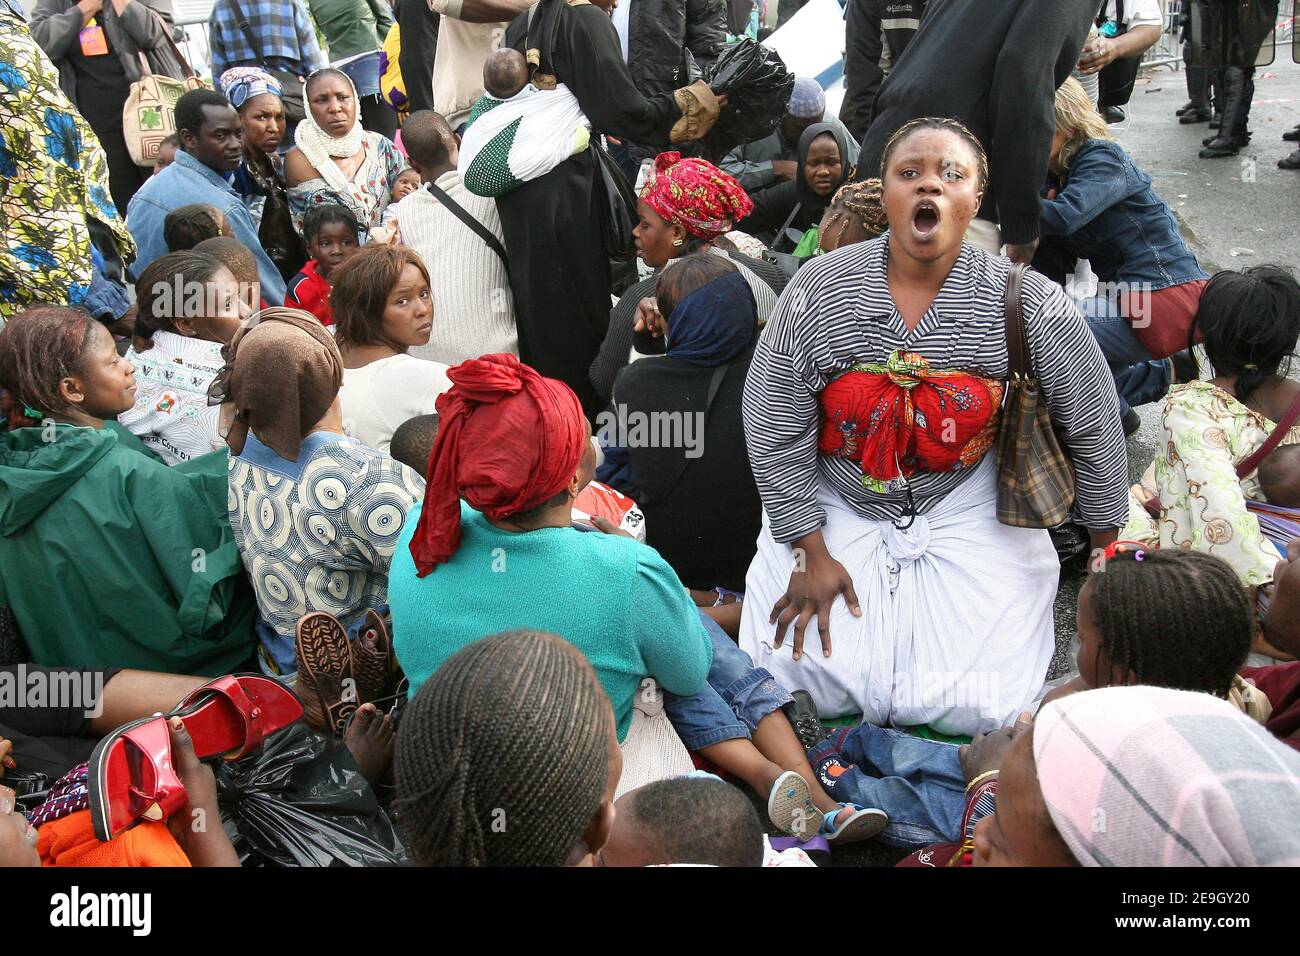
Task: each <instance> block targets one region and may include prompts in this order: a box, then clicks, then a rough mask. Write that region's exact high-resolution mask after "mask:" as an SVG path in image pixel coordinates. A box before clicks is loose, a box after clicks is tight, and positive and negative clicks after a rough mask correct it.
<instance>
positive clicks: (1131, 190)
mask: <svg viewBox="0 0 1300 956" xmlns="http://www.w3.org/2000/svg"><path fill="white" fill-rule="evenodd" d="M1041 223H1042V234H1043V235H1044V236H1063V237H1065V241H1066V245H1067V246H1068V247H1069V249H1070V251H1071V252H1072V253H1073V254H1074V255H1075V256H1077V257H1078V258H1080V259H1087V260H1089V262H1091V264H1092V271H1093V272H1095V273H1096V274H1097V277H1098V278H1099V279H1101V280H1102V281H1103V282H1132V283H1137V282H1141V283H1148V284H1149V287H1150V289H1151V290H1152V291H1155V290H1158V289H1166V288H1168V287H1169V286H1173V285H1180V284H1181V283H1184V282H1191V281H1193V280H1195V279H1207V278H1209V273H1207V272H1206V271H1205V270H1204V269H1202V268H1201V265H1200V263H1199V262H1197V261H1196V256H1195V254H1193V252H1192V250H1191V249H1189V248H1187V244H1186V243H1185V242H1183V237H1182V236H1181V235H1179V233H1178V223H1177V222H1176V221H1175V219H1174V214H1173V213H1172V212H1170V211H1169V207H1168V206H1167V205H1166V204H1165V201H1164V200H1163V199H1161V198H1160V197H1159V196H1157V195H1156V194H1155V191H1154V190H1153V189H1152V188H1151V177H1150V176H1148V175H1147V174H1146V173H1144V172H1142V170H1140V169H1138V168H1137V166H1135V165H1134V164H1133V159H1132V157H1130V156H1129V155H1128V153H1126V152H1124V150H1123V149H1122V148H1121V147H1120V146H1119V145H1118V144H1117V143H1112V142H1110V141H1109V140H1103V139H1090V140H1086V141H1085V142H1084V144H1083V146H1081V147H1080V148H1079V151H1078V152H1077V153H1076V154H1075V155H1074V159H1073V160H1072V161H1071V163H1070V167H1069V169H1068V170H1067V171H1066V179H1065V181H1064V183H1063V185H1062V186H1061V189H1060V191H1059V192H1058V193H1057V194H1056V198H1055V199H1046V200H1044V201H1043V213H1042V219H1041Z"/></svg>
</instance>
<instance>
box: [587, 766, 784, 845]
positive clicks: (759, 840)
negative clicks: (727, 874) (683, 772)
mask: <svg viewBox="0 0 1300 956" xmlns="http://www.w3.org/2000/svg"><path fill="white" fill-rule="evenodd" d="M614 809H615V815H614V829H613V832H611V833H610V835H609V842H608V843H606V844H605V846H604V848H603V849H602V850H601V851H600V856H601V860H602V862H603V863H604V864H605V865H606V866H662V865H665V864H669V863H688V864H691V863H693V864H697V865H700V866H762V865H763V825H762V824H761V823H760V822H759V819H758V813H757V812H756V811H755V810H754V805H753V804H752V803H750V801H749V797H747V796H745V794H744V793H742V792H741V791H740V790H738V789H737V788H736V787H733V786H731V785H730V784H727V783H723V782H722V781H721V780H719V779H718V778H717V777H714V776H712V775H708V776H689V777H677V778H675V779H672V780H660V781H659V782H658V783H651V784H647V785H646V786H644V787H638V788H637V789H636V790H632V791H631V792H629V793H625V794H623V796H621V797H620V798H619V799H618V802H617V803H615V804H614Z"/></svg>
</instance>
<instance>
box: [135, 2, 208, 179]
mask: <svg viewBox="0 0 1300 956" xmlns="http://www.w3.org/2000/svg"><path fill="white" fill-rule="evenodd" d="M155 16H157V14H155ZM163 35H164V36H166V37H167V43H168V45H169V46H171V49H172V55H173V56H175V57H176V60H177V61H178V62H179V63H180V65H181V69H182V70H183V71H184V73H185V79H183V80H174V79H172V78H171V77H170V76H163V75H161V74H158V73H154V72H152V71H151V70H150V69H149V61H148V60H147V59H145V55H144V54H143V53H140V54H138V56H139V57H140V68H141V75H140V79H138V80H136V81H135V82H134V83H132V84H131V91H130V92H129V93H128V94H127V97H126V104H125V105H124V106H123V107H122V135H123V137H124V138H125V139H126V148H127V149H128V150H129V151H130V153H131V160H132V161H133V162H134V163H135V164H136V165H137V166H152V165H153V164H154V160H156V159H157V158H158V147H160V146H161V145H162V142H163V140H165V139H166V138H167V137H168V136H171V135H173V134H174V133H175V132H176V101H177V100H179V99H180V98H181V97H182V96H184V95H185V94H186V93H188V92H189V91H190V90H198V89H202V88H204V87H206V86H207V85H208V84H206V83H204V82H203V80H201V79H199V77H197V76H195V75H194V71H193V70H192V69H191V68H190V65H189V63H188V62H187V61H186V59H185V56H184V55H183V54H182V53H181V51H180V49H179V48H178V47H177V46H176V41H174V40H173V39H172V35H171V31H170V30H169V29H168V28H167V26H166V25H165V24H164V25H163Z"/></svg>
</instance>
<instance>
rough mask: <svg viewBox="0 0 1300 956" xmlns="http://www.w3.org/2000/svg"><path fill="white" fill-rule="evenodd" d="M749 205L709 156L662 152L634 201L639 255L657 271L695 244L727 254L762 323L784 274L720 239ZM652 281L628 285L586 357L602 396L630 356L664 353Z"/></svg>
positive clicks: (694, 248)
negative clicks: (597, 350) (590, 357)
mask: <svg viewBox="0 0 1300 956" xmlns="http://www.w3.org/2000/svg"><path fill="white" fill-rule="evenodd" d="M752 208H753V203H751V202H750V200H749V197H748V196H746V195H745V190H743V189H742V188H741V187H740V184H739V183H738V182H736V181H735V180H734V179H732V178H731V176H729V175H727V174H726V173H724V172H723V171H722V170H720V169H718V167H716V166H714V165H713V164H712V163H710V162H707V161H706V160H703V159H683V158H682V156H681V154H680V153H676V152H672V153H661V154H660V155H659V157H658V158H657V159H656V160H655V170H654V174H653V175H652V176H651V178H650V180H649V181H648V182H647V183H646V184H645V186H643V187H642V189H641V198H640V201H639V202H638V203H637V217H638V219H639V222H638V223H637V227H636V229H635V230H634V232H633V235H634V236H635V237H636V248H637V255H638V256H639V257H640V258H641V261H643V262H644V263H645V264H646V265H648V266H650V268H652V269H654V270H655V271H656V272H658V271H659V270H661V269H663V268H664V267H665V266H667V265H668V263H670V262H673V261H676V260H678V259H680V258H682V257H684V256H689V255H692V254H694V253H696V252H708V253H710V254H712V255H716V256H723V257H726V258H729V259H731V261H732V262H734V263H735V264H736V268H737V269H738V270H739V271H740V274H741V276H743V277H744V279H745V282H746V284H748V286H749V289H750V291H751V292H752V293H753V295H754V302H755V303H756V304H757V308H758V321H759V323H760V324H762V323H764V322H766V321H767V317H768V316H769V315H771V314H772V310H773V309H774V308H776V297H777V296H778V295H780V294H781V290H782V289H784V288H785V275H784V274H783V273H782V272H781V270H780V269H778V268H777V267H776V266H774V265H772V264H771V263H768V262H763V261H762V260H759V259H752V258H750V257H749V256H745V255H741V254H740V253H738V252H736V251H735V250H734V249H731V248H724V247H723V245H722V244H720V243H719V240H720V239H721V237H722V236H724V235H725V234H726V233H728V232H730V231H731V229H732V227H733V225H734V224H735V223H736V221H737V220H739V219H741V218H742V217H744V216H746V215H748V213H749V211H750V210H751V209H752ZM723 242H725V240H723ZM656 281H657V280H656V278H655V276H649V277H647V278H645V279H643V280H641V281H640V282H638V283H636V284H635V285H633V286H631V287H630V288H629V289H628V290H627V291H626V292H624V293H623V295H622V296H621V297H620V298H619V300H618V304H617V305H616V306H614V309H613V311H612V312H610V316H609V330H608V331H607V332H606V333H605V341H604V342H603V343H602V344H601V347H600V354H599V355H597V356H596V360H595V361H594V362H592V364H591V382H592V384H593V385H594V386H595V387H596V392H597V393H598V394H599V395H600V397H601V398H602V399H604V400H605V401H608V400H609V397H610V394H611V393H612V392H613V390H614V376H615V375H617V374H618V370H619V369H621V368H622V367H623V366H625V365H627V363H628V362H629V361H630V360H634V359H635V358H637V357H639V356H640V355H662V354H663V351H664V349H663V342H662V340H661V339H660V338H658V337H656V336H655V334H654V333H653V331H652V330H653V329H654V328H657V327H658V326H659V325H661V324H662V321H661V320H660V321H655V319H654V308H655V306H654V298H653V296H654V289H655V282H656Z"/></svg>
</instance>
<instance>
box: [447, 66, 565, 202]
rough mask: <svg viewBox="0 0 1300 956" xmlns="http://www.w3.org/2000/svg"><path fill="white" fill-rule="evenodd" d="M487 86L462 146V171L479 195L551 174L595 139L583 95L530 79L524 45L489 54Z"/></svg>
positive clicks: (505, 190) (485, 72) (498, 193)
mask: <svg viewBox="0 0 1300 956" xmlns="http://www.w3.org/2000/svg"><path fill="white" fill-rule="evenodd" d="M483 86H484V88H485V92H484V94H483V96H481V97H480V98H479V100H478V102H477V103H475V104H474V109H473V110H472V111H471V112H470V115H469V121H468V123H467V127H466V130H465V134H464V138H463V139H462V141H461V146H460V164H459V168H460V172H461V176H462V178H463V179H464V181H465V188H467V189H468V190H469V191H470V192H472V193H474V194H475V195H476V196H488V197H493V196H501V195H504V194H505V193H508V192H510V191H511V190H512V189H515V188H516V187H518V186H520V185H522V184H523V183H526V182H528V181H530V180H533V179H537V178H539V177H541V176H545V175H546V174H547V173H549V172H550V171H551V170H552V169H554V168H555V167H556V166H558V165H560V163H562V162H564V161H565V160H566V159H568V158H569V157H570V156H573V155H575V154H576V153H580V152H582V151H583V150H584V149H586V148H587V146H588V144H589V143H590V142H591V123H590V122H589V121H588V120H587V117H586V116H585V115H584V114H583V112H582V107H581V106H579V105H578V100H577V97H575V96H574V95H573V93H571V92H570V91H569V89H568V87H566V86H565V85H564V84H563V83H561V84H559V85H558V86H556V87H555V89H553V90H542V89H538V88H537V86H536V85H534V84H532V83H529V82H528V63H527V61H526V60H525V59H524V56H523V54H522V53H520V52H519V51H518V50H512V49H509V48H503V49H500V50H497V51H495V52H494V53H493V54H492V55H491V56H489V57H488V58H487V62H486V63H485V64H484V65H483Z"/></svg>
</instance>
